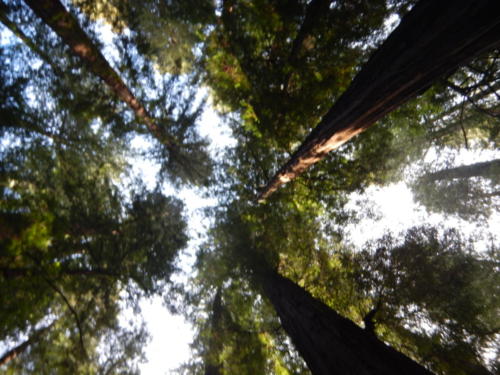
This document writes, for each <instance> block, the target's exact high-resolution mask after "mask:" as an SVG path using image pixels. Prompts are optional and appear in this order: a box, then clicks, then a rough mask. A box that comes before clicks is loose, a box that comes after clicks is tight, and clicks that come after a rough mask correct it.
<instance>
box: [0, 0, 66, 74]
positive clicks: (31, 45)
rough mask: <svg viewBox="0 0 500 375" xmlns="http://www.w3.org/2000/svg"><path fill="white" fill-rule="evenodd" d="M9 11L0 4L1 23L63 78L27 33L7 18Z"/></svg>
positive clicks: (5, 6)
mask: <svg viewBox="0 0 500 375" xmlns="http://www.w3.org/2000/svg"><path fill="white" fill-rule="evenodd" d="M8 9H9V8H8V6H7V5H5V4H4V3H3V2H0V22H2V23H3V24H4V25H5V27H7V28H8V29H9V30H10V31H11V32H12V34H14V35H15V36H17V37H18V38H19V39H21V41H22V42H23V43H24V44H25V45H26V46H28V47H29V48H30V49H31V50H32V51H33V52H34V53H35V54H37V55H38V56H39V57H40V58H41V59H42V60H43V61H44V62H45V63H46V64H48V65H49V66H50V67H51V68H52V69H53V70H54V72H55V73H56V74H57V75H59V76H61V75H62V72H61V70H60V69H59V68H58V67H57V66H56V65H54V63H53V62H52V60H51V59H50V57H49V56H48V55H47V54H46V53H45V52H43V51H42V50H41V49H40V48H38V46H37V45H36V44H35V43H34V42H33V41H32V40H31V39H30V38H29V37H28V36H27V35H26V34H25V33H23V32H22V30H21V29H19V27H17V25H16V24H15V23H14V22H12V21H11V20H10V19H9V18H8V17H7V12H8Z"/></svg>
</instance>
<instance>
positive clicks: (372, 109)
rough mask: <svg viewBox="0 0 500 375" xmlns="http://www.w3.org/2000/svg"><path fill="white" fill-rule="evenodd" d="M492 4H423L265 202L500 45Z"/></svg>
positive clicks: (488, 0)
mask: <svg viewBox="0 0 500 375" xmlns="http://www.w3.org/2000/svg"><path fill="white" fill-rule="evenodd" d="M497 6H498V3H497V1H494V0H477V1H470V0H455V1H450V0H448V1H445V0H441V1H438V0H421V1H420V2H419V3H417V4H416V5H415V6H414V7H413V9H412V10H411V11H410V12H409V13H408V14H407V15H406V16H405V17H403V19H402V20H401V23H400V25H399V26H398V27H397V28H396V30H395V31H394V32H393V33H392V34H391V35H390V36H389V37H388V38H387V40H386V41H385V42H384V43H383V44H382V46H381V47H380V48H379V49H378V50H377V51H376V52H375V53H374V54H373V56H372V57H371V58H370V60H369V61H368V62H367V63H366V65H365V66H364V67H363V69H362V70H361V71H360V72H359V74H358V75H357V76H356V77H355V78H354V80H353V81H352V83H351V85H350V86H349V88H348V89H347V90H346V91H345V92H344V94H343V95H342V96H341V97H340V98H339V100H338V101H337V102H336V103H335V104H334V106H333V107H332V108H331V109H330V111H329V112H328V113H327V114H326V115H325V116H324V117H323V119H322V120H321V121H320V123H319V124H318V125H317V126H316V128H315V129H314V130H313V131H312V132H311V133H310V134H309V136H308V137H307V138H306V140H305V141H304V142H303V143H302V145H301V146H300V147H299V149H298V150H297V151H296V152H295V153H294V154H293V155H292V157H291V158H290V160H289V161H288V162H287V163H286V164H285V165H284V166H283V167H282V168H281V169H280V170H279V171H278V173H277V174H276V175H275V176H274V177H273V178H272V179H271V181H270V182H269V183H268V184H267V186H266V187H265V188H264V189H263V190H262V192H261V193H260V195H259V197H258V200H259V201H262V200H264V199H266V198H267V197H268V196H269V195H271V194H272V193H273V192H274V191H275V190H276V189H278V187H279V186H281V185H283V184H285V183H287V182H288V181H291V180H292V179H294V178H295V177H297V176H298V175H299V174H301V173H302V172H303V171H305V170H306V169H307V168H308V167H309V166H310V165H312V164H314V163H316V162H318V161H320V160H321V159H323V158H324V157H325V156H326V154H328V152H330V151H332V150H334V149H336V148H337V147H339V146H340V145H342V144H343V143H345V142H347V141H348V140H349V139H351V138H352V137H354V136H355V135H357V134H359V133H361V132H363V131H365V130H366V129H368V128H369V127H370V126H372V125H373V124H374V123H375V122H376V121H377V120H379V119H381V118H382V117H384V116H385V115H386V114H388V113H390V112H391V111H393V110H394V109H396V108H398V107H399V106H400V105H401V104H403V103H405V102H406V101H408V100H409V99H411V98H413V97H415V96H417V95H419V94H421V93H422V92H424V91H425V90H426V89H427V88H428V87H429V86H430V85H431V84H432V83H433V82H434V81H436V79H437V78H439V77H441V76H443V75H446V74H450V73H452V72H453V71H454V70H455V69H456V68H458V67H459V66H461V65H463V64H465V63H467V62H468V61H469V60H471V59H472V58H473V57H475V56H477V55H479V54H480V53H483V52H485V51H488V50H491V49H493V48H495V47H498V46H500V12H498V11H497Z"/></svg>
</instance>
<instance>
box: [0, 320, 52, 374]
mask: <svg viewBox="0 0 500 375" xmlns="http://www.w3.org/2000/svg"><path fill="white" fill-rule="evenodd" d="M53 325H54V323H51V324H49V325H48V326H45V327H42V328H39V329H37V330H36V331H35V332H34V333H33V334H32V335H31V336H30V337H29V338H28V339H27V340H26V341H23V342H22V343H21V344H19V345H17V346H16V347H15V348H12V349H10V350H8V351H6V352H5V353H4V354H3V355H2V356H1V357H0V366H3V365H6V364H7V363H9V362H10V361H12V360H13V359H14V358H16V357H17V356H18V355H19V354H21V353H23V352H24V351H25V350H26V349H28V347H29V346H30V345H31V344H33V343H34V342H36V341H38V340H39V339H40V337H41V336H42V335H43V334H44V333H45V332H46V331H48V330H49V329H50V328H51V327H52V326H53Z"/></svg>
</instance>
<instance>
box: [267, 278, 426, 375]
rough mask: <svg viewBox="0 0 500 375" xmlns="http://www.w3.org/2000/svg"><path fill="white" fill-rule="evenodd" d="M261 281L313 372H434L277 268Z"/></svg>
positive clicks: (347, 374) (320, 374) (328, 374)
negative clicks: (317, 297)
mask: <svg viewBox="0 0 500 375" xmlns="http://www.w3.org/2000/svg"><path fill="white" fill-rule="evenodd" d="M260 280H261V284H262V288H263V290H264V294H265V295H266V296H267V297H268V298H269V300H270V301H271V303H272V304H273V306H274V308H275V309H276V312H277V313H278V316H279V317H280V320H281V324H282V326H283V328H284V329H285V331H286V332H287V333H288V335H289V336H290V338H291V339H292V341H293V343H294V344H295V346H296V348H297V350H298V351H299V353H300V354H301V356H302V357H303V358H304V360H305V361H306V363H307V365H308V366H309V369H310V370H311V372H312V373H313V375H401V374H405V375H417V374H418V375H431V374H432V373H431V372H430V371H428V370H427V369H425V368H424V367H422V366H421V365H419V364H417V363H416V362H414V361H413V360H411V359H410V358H408V357H406V356H405V355H403V354H401V353H399V352H398V351H396V350H394V349H393V348H391V347H389V346H387V345H386V344H384V343H383V342H382V341H380V340H378V339H377V338H376V337H374V336H373V335H372V334H370V333H369V332H367V331H365V330H363V329H362V328H360V327H358V326H357V325H356V324H354V323H353V322H352V321H350V320H349V319H346V318H344V317H342V316H340V315H339V314H338V313H337V312H335V311H334V310H332V309H331V308H329V307H328V306H327V305H325V304H323V303H322V302H321V301H319V300H317V299H315V298H314V297H313V296H311V295H310V294H309V293H308V292H307V291H306V290H304V289H303V288H301V287H299V286H298V285H296V284H295V283H293V282H292V281H290V280H288V279H286V278H284V277H282V276H280V275H279V274H278V273H276V272H267V273H265V274H263V275H262V276H261V277H260Z"/></svg>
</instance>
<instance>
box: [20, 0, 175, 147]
mask: <svg viewBox="0 0 500 375" xmlns="http://www.w3.org/2000/svg"><path fill="white" fill-rule="evenodd" d="M25 2H26V4H28V5H29V7H30V8H31V9H32V10H33V11H34V12H35V13H36V14H37V15H38V16H39V17H40V18H41V19H42V20H43V21H44V22H45V23H46V24H47V25H48V26H50V28H52V30H54V31H55V33H56V34H57V35H59V37H61V39H62V40H63V41H64V43H66V44H67V45H68V46H69V47H70V49H71V51H73V53H74V54H75V55H77V56H78V57H80V58H81V59H82V61H83V62H84V63H85V64H87V66H88V68H89V69H90V70H91V71H92V72H93V73H94V74H95V75H97V76H98V77H100V78H101V79H102V80H103V81H104V82H105V83H106V84H107V85H108V87H109V88H110V90H111V91H112V92H113V93H114V94H115V95H116V96H117V97H118V98H119V99H121V100H122V101H124V102H125V103H127V105H128V106H129V107H130V108H131V109H132V110H133V111H134V113H135V115H136V117H137V118H138V119H140V120H141V121H143V122H144V123H145V124H146V126H147V127H148V129H149V131H150V132H151V133H152V134H153V135H154V136H155V137H156V138H157V139H158V140H159V141H160V142H161V143H163V144H164V145H165V146H167V147H170V148H174V146H175V143H174V142H173V141H172V140H170V139H168V138H167V137H166V135H165V134H164V132H162V130H161V128H160V127H159V126H158V125H157V124H156V123H155V121H154V119H153V118H152V117H151V116H150V115H149V113H148V112H147V110H146V108H145V107H144V106H143V105H142V103H141V102H140V101H139V100H138V99H137V98H136V97H135V96H134V94H132V92H131V91H130V89H129V88H128V87H127V85H126V84H125V83H124V82H123V81H122V79H121V78H120V76H119V75H118V73H116V72H115V71H114V69H113V68H112V67H111V66H110V65H109V63H108V62H107V61H106V59H105V58H104V56H103V55H102V54H101V52H100V51H99V49H98V48H97V47H96V46H95V45H94V43H93V42H92V40H91V39H90V38H89V37H88V36H87V34H85V32H84V31H83V30H82V28H81V27H80V25H79V24H78V21H77V20H76V19H75V17H73V15H71V14H70V13H69V12H68V11H67V10H66V8H65V7H64V5H63V4H62V3H61V2H60V1H59V0H25Z"/></svg>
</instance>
